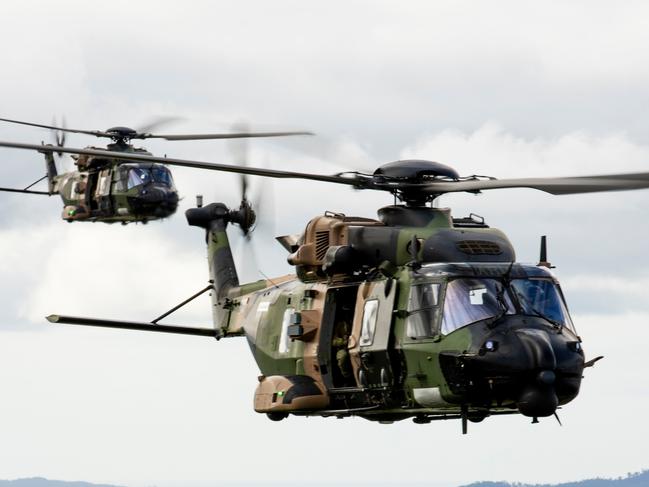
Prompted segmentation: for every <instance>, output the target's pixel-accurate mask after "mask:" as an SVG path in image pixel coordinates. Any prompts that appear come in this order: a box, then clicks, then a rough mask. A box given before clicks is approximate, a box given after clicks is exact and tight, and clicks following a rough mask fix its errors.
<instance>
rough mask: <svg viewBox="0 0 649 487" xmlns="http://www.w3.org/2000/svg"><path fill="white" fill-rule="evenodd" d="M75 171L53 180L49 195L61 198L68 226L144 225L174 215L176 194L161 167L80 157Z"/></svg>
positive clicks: (139, 151) (164, 169)
mask: <svg viewBox="0 0 649 487" xmlns="http://www.w3.org/2000/svg"><path fill="white" fill-rule="evenodd" d="M131 152H137V153H144V154H148V153H147V152H145V151H143V150H137V149H135V150H131ZM46 156H47V155H46ZM50 157H51V155H50ZM77 167H78V170H77V171H71V172H67V173H63V174H61V175H56V176H54V177H53V178H52V179H53V181H52V185H51V191H52V192H54V193H58V194H59V195H60V196H61V199H62V200H63V205H64V208H63V212H62V215H61V217H62V218H63V219H64V220H66V221H68V222H72V221H100V222H106V223H115V222H120V223H124V224H125V223H130V222H143V223H146V222H147V221H150V220H157V219H161V218H166V217H169V216H171V215H172V214H173V213H175V211H176V208H177V206H178V192H177V190H176V188H175V186H174V182H173V178H172V176H171V172H170V171H169V169H167V168H166V167H165V166H164V165H163V164H155V163H135V162H127V161H121V160H120V159H119V158H118V157H116V158H115V159H110V160H109V159H99V158H88V157H83V156H82V157H80V158H79V159H78V160H77Z"/></svg>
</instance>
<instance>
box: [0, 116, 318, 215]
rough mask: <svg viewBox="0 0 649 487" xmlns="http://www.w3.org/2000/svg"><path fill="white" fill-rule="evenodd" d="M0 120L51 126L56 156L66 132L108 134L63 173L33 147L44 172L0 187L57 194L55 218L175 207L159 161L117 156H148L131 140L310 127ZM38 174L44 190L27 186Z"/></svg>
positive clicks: (170, 185) (214, 136)
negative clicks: (181, 130) (22, 183)
mask: <svg viewBox="0 0 649 487" xmlns="http://www.w3.org/2000/svg"><path fill="white" fill-rule="evenodd" d="M0 121H3V122H10V123H16V124H21V125H28V126H32V127H39V128H45V129H50V130H53V131H54V135H55V138H56V145H57V147H58V148H59V150H58V151H56V152H57V153H58V154H59V156H60V155H61V154H62V151H61V148H62V147H63V146H64V145H65V134H66V133H67V132H71V133H76V134H84V135H92V136H95V137H102V138H108V139H111V141H112V142H111V143H110V144H108V146H107V147H106V149H107V150H108V152H110V153H111V154H104V155H101V156H100V155H92V154H90V153H89V152H88V153H84V154H79V155H78V156H75V164H76V166H77V170H76V171H71V172H67V173H64V174H58V171H57V168H56V163H55V160H54V152H53V151H51V150H45V149H41V148H39V149H36V150H38V151H39V152H41V153H42V154H43V155H44V156H45V167H46V170H47V173H46V175H45V176H44V177H43V178H41V179H39V180H37V181H35V182H34V183H32V184H30V185H29V186H27V187H26V188H24V189H18V188H0V191H8V192H14V193H27V194H40V195H47V196H51V195H54V194H58V195H59V196H61V199H62V200H63V213H62V215H61V218H63V220H65V221H67V222H73V221H92V222H104V223H115V222H120V223H122V224H127V223H130V222H141V223H146V222H148V221H150V220H158V219H162V218H167V217H169V216H171V215H173V214H174V213H175V212H176V208H177V207H178V199H179V198H178V191H177V189H176V187H175V185H174V181H173V177H172V175H171V171H169V169H168V168H167V167H166V166H165V165H164V163H145V162H135V163H134V162H129V161H128V160H127V159H124V158H123V157H121V156H122V155H123V154H141V155H148V156H150V155H151V153H150V152H147V151H146V150H145V149H142V148H136V147H134V146H133V145H131V144H130V141H131V140H134V139H165V140H173V141H177V140H205V139H241V138H252V137H283V136H290V135H313V134H312V133H311V132H250V131H248V130H245V126H243V127H242V128H243V129H244V130H241V131H239V132H232V133H218V134H183V135H171V134H168V135H159V134H157V135H156V134H152V133H149V132H148V130H151V128H152V127H153V126H155V125H158V123H154V124H150V125H149V126H148V127H147V128H146V129H140V130H139V131H137V130H134V129H132V128H129V127H112V128H109V129H108V130H104V131H101V130H77V129H69V128H65V127H58V126H55V125H43V124H38V123H31V122H22V121H19V120H10V119H6V118H0ZM88 149H95V148H93V147H88ZM104 152H105V151H104ZM116 153H117V154H116ZM44 179H47V184H48V188H47V191H37V190H33V189H31V188H32V187H33V186H34V185H36V184H37V183H39V182H41V181H42V180H44Z"/></svg>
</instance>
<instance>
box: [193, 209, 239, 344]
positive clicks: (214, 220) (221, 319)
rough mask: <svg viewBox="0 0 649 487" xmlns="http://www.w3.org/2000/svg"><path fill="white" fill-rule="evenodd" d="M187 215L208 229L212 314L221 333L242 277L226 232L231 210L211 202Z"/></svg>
mask: <svg viewBox="0 0 649 487" xmlns="http://www.w3.org/2000/svg"><path fill="white" fill-rule="evenodd" d="M185 216H186V218H187V223H189V224H190V225H192V226H195V227H201V228H204V229H205V231H206V241H207V260H208V265H209V268H210V282H211V283H212V284H213V286H214V291H213V292H212V316H213V320H214V326H215V327H216V329H217V332H218V331H221V332H222V331H224V330H226V329H227V328H228V321H229V317H230V309H229V304H230V300H229V298H228V294H229V291H230V290H232V289H234V288H237V287H238V286H239V277H238V276H237V269H236V267H235V265H234V259H233V257H232V251H231V250H230V241H229V240H228V235H227V233H226V228H227V226H228V223H229V222H230V221H231V214H230V210H229V209H228V207H227V206H225V205H224V204H223V203H211V204H209V205H207V206H204V207H199V208H191V209H189V210H187V211H186V212H185Z"/></svg>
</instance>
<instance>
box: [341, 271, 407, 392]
mask: <svg viewBox="0 0 649 487" xmlns="http://www.w3.org/2000/svg"><path fill="white" fill-rule="evenodd" d="M396 288H397V286H396V281H395V280H393V279H385V280H381V281H370V282H364V283H363V284H362V285H361V286H360V287H359V289H358V296H357V299H356V310H355V312H354V326H353V328H352V334H351V337H350V340H349V347H348V349H349V352H350V356H351V362H352V368H353V370H354V376H355V377H356V379H357V381H358V384H359V386H360V387H363V388H369V389H375V388H381V389H382V388H385V387H388V386H390V385H391V384H393V382H394V372H393V367H392V361H391V358H390V338H391V336H392V326H393V321H394V320H393V314H394V313H393V311H394V301H395V296H396Z"/></svg>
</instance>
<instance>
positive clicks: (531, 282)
mask: <svg viewBox="0 0 649 487" xmlns="http://www.w3.org/2000/svg"><path fill="white" fill-rule="evenodd" d="M444 290H445V292H444ZM512 314H520V315H530V316H538V317H541V318H543V319H545V320H546V321H547V322H548V323H549V324H552V325H556V326H566V327H568V328H569V329H571V330H572V331H574V327H573V324H572V321H571V320H570V315H569V314H568V309H567V307H566V305H565V302H564V300H563V296H562V294H561V291H560V290H559V287H558V285H557V284H556V283H555V282H554V281H553V280H552V279H551V278H529V277H528V278H525V279H518V278H517V279H511V280H510V279H498V278H483V277H458V278H454V279H451V280H449V281H447V282H446V285H444V282H439V283H416V284H414V285H413V286H412V287H411V288H410V298H409V302H408V318H407V320H406V334H407V336H408V337H410V338H412V339H422V338H427V337H434V336H436V335H439V334H440V333H441V334H442V335H448V334H449V333H452V332H453V331H455V330H457V329H459V328H462V327H464V326H467V325H470V324H471V323H476V322H478V321H482V320H488V319H493V321H494V322H496V321H497V320H498V319H499V318H500V317H502V316H505V315H512Z"/></svg>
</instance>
